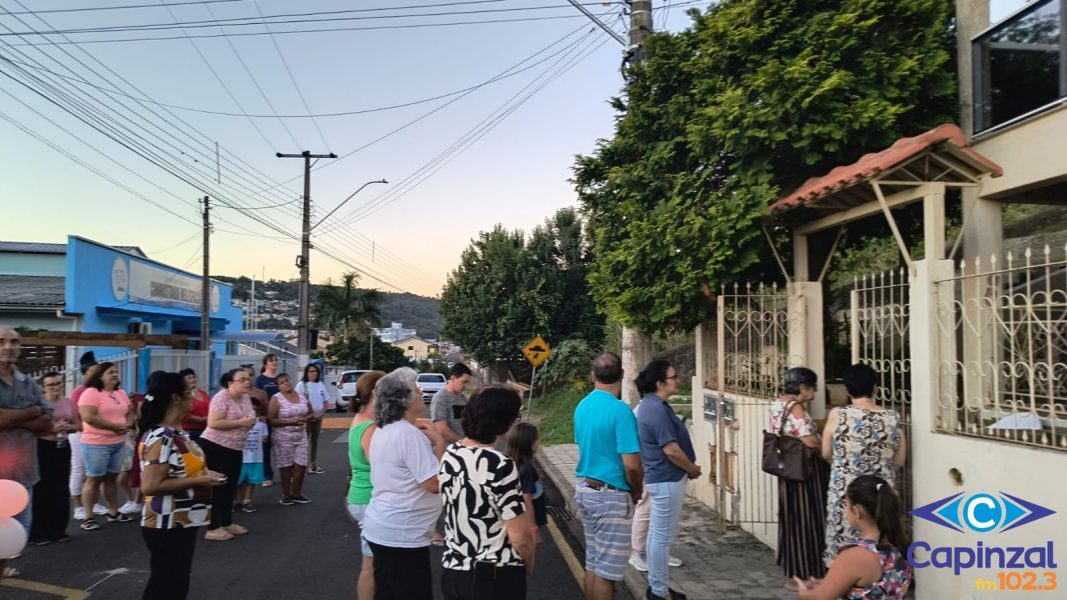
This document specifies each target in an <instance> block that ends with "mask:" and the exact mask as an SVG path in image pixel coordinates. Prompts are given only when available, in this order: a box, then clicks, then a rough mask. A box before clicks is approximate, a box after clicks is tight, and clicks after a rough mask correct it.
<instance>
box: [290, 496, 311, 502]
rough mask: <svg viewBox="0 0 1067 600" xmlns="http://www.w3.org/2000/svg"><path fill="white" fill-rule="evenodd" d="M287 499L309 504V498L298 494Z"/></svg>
mask: <svg viewBox="0 0 1067 600" xmlns="http://www.w3.org/2000/svg"><path fill="white" fill-rule="evenodd" d="M289 499H290V500H292V501H293V502H296V503H297V504H311V498H308V497H307V496H305V495H303V494H300V495H299V496H289Z"/></svg>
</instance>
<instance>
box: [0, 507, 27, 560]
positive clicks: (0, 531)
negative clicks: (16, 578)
mask: <svg viewBox="0 0 1067 600" xmlns="http://www.w3.org/2000/svg"><path fill="white" fill-rule="evenodd" d="M25 547H26V530H25V529H24V528H23V527H22V523H19V522H18V521H16V520H15V519H12V518H11V517H0V560H7V559H9V558H11V557H12V556H16V555H17V554H18V553H19V552H22V549H23V548H25Z"/></svg>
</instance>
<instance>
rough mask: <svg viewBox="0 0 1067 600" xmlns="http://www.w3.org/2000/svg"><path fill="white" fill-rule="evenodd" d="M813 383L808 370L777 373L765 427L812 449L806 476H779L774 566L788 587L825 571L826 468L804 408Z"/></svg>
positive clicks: (816, 432) (813, 389)
mask: <svg viewBox="0 0 1067 600" xmlns="http://www.w3.org/2000/svg"><path fill="white" fill-rule="evenodd" d="M818 383H819V377H818V375H816V374H815V372H814V371H812V370H811V369H805V368H804V367H796V368H793V369H789V370H788V371H786V372H785V375H784V376H783V377H782V387H783V392H784V393H783V394H782V397H781V398H779V399H778V400H776V401H775V402H774V403H773V404H771V423H770V429H769V431H773V432H775V433H778V432H781V435H787V436H791V437H795V438H797V439H799V440H800V441H801V442H803V443H804V445H805V446H807V447H808V448H809V449H811V455H810V456H809V457H808V460H809V461H810V465H811V477H809V478H808V479H806V480H804V481H792V480H789V479H779V480H778V566H780V567H782V570H783V571H785V576H786V586H787V587H789V588H792V587H793V578H794V577H799V578H800V579H804V580H807V579H809V578H812V577H814V578H821V577H822V576H823V575H824V574H825V573H826V569H825V567H824V566H823V562H822V554H823V545H824V538H825V536H826V486H827V482H828V480H829V478H830V466H829V465H828V464H827V462H826V461H825V460H823V459H822V457H821V456H819V450H820V448H821V447H822V443H821V441H820V439H819V430H818V427H816V425H815V421H813V420H812V418H811V415H809V414H808V411H807V408H806V406H807V405H808V404H809V403H810V402H811V401H812V399H813V398H815V392H816V390H818ZM783 419H785V422H784V423H783V422H782V421H783Z"/></svg>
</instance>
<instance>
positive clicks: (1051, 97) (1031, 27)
mask: <svg viewBox="0 0 1067 600" xmlns="http://www.w3.org/2000/svg"><path fill="white" fill-rule="evenodd" d="M1065 2H1067V0H1043V1H1041V0H1039V1H1036V2H1033V3H1031V5H1030V6H1028V7H1027V8H1026V9H1024V10H1022V11H1020V12H1017V13H1015V14H1014V15H1012V16H1011V17H1008V18H1007V19H1005V20H1004V21H1002V22H1001V23H998V24H997V25H995V26H993V27H992V28H990V29H989V30H988V31H986V32H985V33H982V34H981V35H979V36H978V37H976V38H975V39H974V40H973V41H972V45H971V50H972V53H973V54H972V56H973V59H974V121H975V123H974V130H975V132H980V131H984V130H986V129H989V128H991V127H996V126H997V125H1000V124H1003V123H1006V122H1008V121H1011V120H1012V119H1015V118H1017V117H1021V116H1023V115H1026V114H1027V113H1030V112H1032V111H1035V110H1038V109H1040V108H1042V107H1045V106H1047V105H1049V104H1051V103H1053V102H1056V101H1057V100H1060V99H1062V98H1065V97H1067V44H1065V43H1064V34H1065V29H1067V26H1065V23H1064V18H1065V17H1067V13H1065V11H1064V3H1065Z"/></svg>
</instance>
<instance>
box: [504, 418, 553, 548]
mask: <svg viewBox="0 0 1067 600" xmlns="http://www.w3.org/2000/svg"><path fill="white" fill-rule="evenodd" d="M539 437H540V433H539V432H538V431H537V426H536V425H533V424H532V423H525V422H521V423H516V424H515V426H514V427H512V429H511V433H509V434H508V456H510V457H511V460H513V461H515V465H516V466H517V467H518V468H519V481H520V483H521V484H522V495H523V498H525V499H526V510H527V511H532V514H533V516H534V540H535V541H540V539H541V536H540V534H539V532H538V531H537V530H538V528H539V527H540V526H542V525H547V524H548V513H547V512H546V511H545V498H544V490H543V489H542V487H541V476H540V475H539V474H538V473H537V467H535V466H534V464H533V458H534V455H535V454H537V440H538V438H539Z"/></svg>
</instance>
